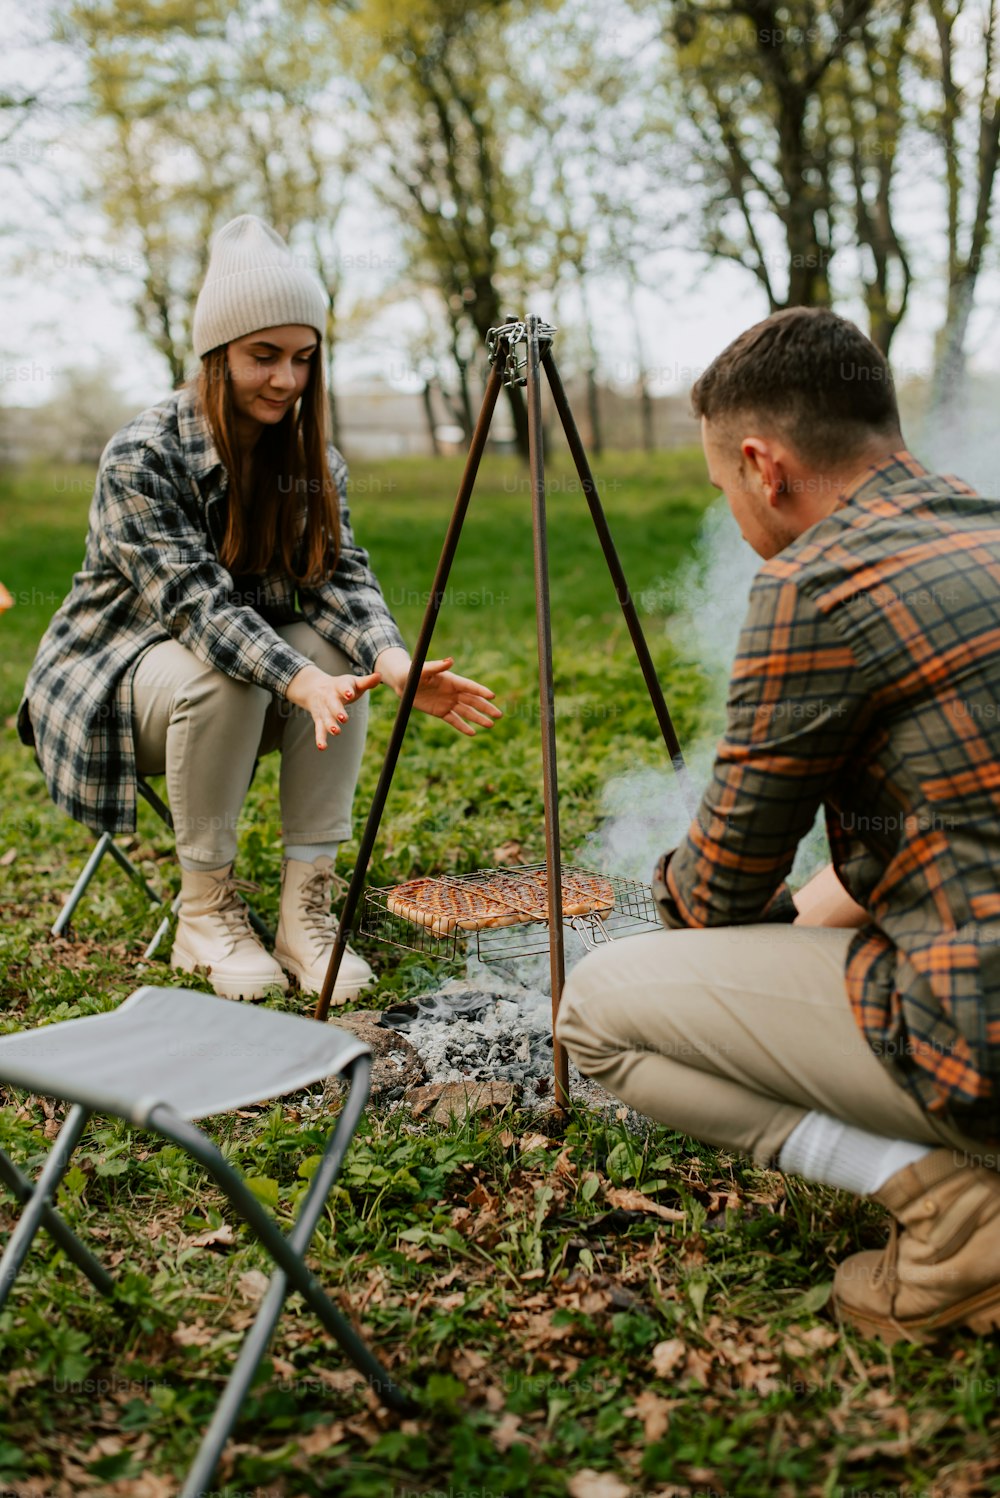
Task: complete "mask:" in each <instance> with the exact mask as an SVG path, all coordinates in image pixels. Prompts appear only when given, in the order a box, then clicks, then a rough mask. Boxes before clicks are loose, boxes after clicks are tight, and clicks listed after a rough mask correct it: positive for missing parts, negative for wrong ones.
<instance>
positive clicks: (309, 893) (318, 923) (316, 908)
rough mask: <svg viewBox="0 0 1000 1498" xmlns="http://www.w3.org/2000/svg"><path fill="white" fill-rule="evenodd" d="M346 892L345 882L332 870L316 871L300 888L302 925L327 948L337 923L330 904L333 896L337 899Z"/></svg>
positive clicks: (334, 933)
mask: <svg viewBox="0 0 1000 1498" xmlns="http://www.w3.org/2000/svg"><path fill="white" fill-rule="evenodd" d="M346 892H347V880H346V879H342V878H341V877H340V875H339V874H336V873H334V871H333V869H317V870H316V872H315V874H312V875H311V876H310V877H309V878H308V879H306V880H305V881H304V883H303V884H302V886H301V890H300V898H301V901H302V905H301V910H300V915H301V920H302V924H303V926H305V928H306V930H307V931H308V932H309V933H310V935H312V936H313V937H315V938H316V939H317V940H318V941H320V942H322V944H323V945H324V946H329V945H330V944H331V943H332V942H334V941H335V940H336V937H337V924H338V922H337V918H336V916H335V915H334V914H333V912H332V911H331V909H330V902H331V900H332V898H333V895H334V894H336V895H337V896H338V898H339V897H341V896H343V895H344V894H346Z"/></svg>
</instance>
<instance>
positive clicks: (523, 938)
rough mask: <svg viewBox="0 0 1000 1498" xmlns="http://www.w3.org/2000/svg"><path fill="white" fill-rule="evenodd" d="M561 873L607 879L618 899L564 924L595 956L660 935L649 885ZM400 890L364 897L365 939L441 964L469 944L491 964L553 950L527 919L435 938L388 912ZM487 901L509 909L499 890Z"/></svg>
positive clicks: (537, 924) (463, 884) (571, 868)
mask: <svg viewBox="0 0 1000 1498" xmlns="http://www.w3.org/2000/svg"><path fill="white" fill-rule="evenodd" d="M561 869H562V876H563V879H564V880H565V879H566V876H567V875H572V874H578V875H584V876H585V877H587V878H590V879H603V880H605V882H606V883H607V884H609V885H610V886H611V889H612V891H613V893H614V900H615V903H614V908H613V909H612V910H609V911H606V912H604V913H601V914H598V913H594V914H593V915H575V916H566V917H565V919H564V921H563V924H564V925H566V926H569V927H570V928H571V929H572V930H573V931H576V932H577V933H578V935H579V936H580V938H581V940H582V941H583V943H584V945H585V946H586V947H588V948H590V949H591V950H592V949H594V948H595V947H600V946H603V945H604V944H605V943H606V942H609V941H613V940H614V939H615V938H616V937H619V936H628V935H634V934H638V933H639V932H641V931H655V930H660V929H661V926H660V921H659V918H658V916H657V914H656V906H655V904H654V903H653V897H652V895H651V894H650V892H649V889H648V888H647V886H646V885H644V884H639V883H638V881H636V880H634V879H619V878H610V877H608V876H607V875H601V874H594V873H593V872H592V871H591V870H589V869H583V868H579V867H578V866H577V865H575V864H562V865H561ZM545 872H546V868H545V864H544V863H535V864H522V865H519V866H518V867H516V868H510V867H508V868H496V869H478V870H477V871H476V872H475V873H474V874H458V875H442V876H441V878H439V879H437V880H435V881H434V882H435V883H437V884H441V885H444V886H448V887H456V886H457V887H459V888H464V889H470V888H471V889H475V888H476V887H477V886H481V885H485V884H486V882H487V881H490V882H492V881H494V880H502V881H503V882H504V884H505V885H507V886H508V888H510V886H511V884H513V885H514V886H515V887H516V881H517V878H518V877H519V876H521V875H528V876H532V875H534V876H537V875H539V874H541V875H542V876H543V877H544V875H545ZM398 888H400V886H399V885H387V886H385V887H383V888H380V889H368V890H367V891H366V894H365V904H364V910H363V913H362V918H361V933H362V935H364V936H370V937H373V938H375V940H377V941H383V942H387V943H388V944H389V945H390V946H394V947H404V948H405V949H406V950H407V951H410V952H420V953H422V954H423V955H424V956H426V957H431V958H434V959H436V960H438V961H449V960H450V961H453V962H461V961H464V960H465V957H466V956H467V955H468V948H467V943H468V942H469V941H470V940H473V939H474V940H475V944H476V955H477V956H478V957H479V959H480V960H481V961H482V962H488V961H489V960H490V959H491V958H493V959H499V958H501V957H505V958H510V957H531V956H535V955H537V954H539V953H545V952H548V950H549V923H548V921H547V920H539V919H533V918H531V917H529V916H527V915H523V916H522V918H521V919H519V920H518V922H517V923H516V924H512V925H509V926H500V927H493V928H490V927H487V928H485V929H483V930H481V931H465V930H461V929H459V928H456V929H455V930H454V931H451V932H449V934H448V935H447V936H438V935H435V933H434V932H433V931H431V930H430V928H429V927H426V926H420V925H417V924H416V923H415V922H412V921H408V920H406V919H404V918H403V917H402V916H399V915H396V914H395V913H394V912H393V911H391V910H390V909H389V905H388V901H389V897H390V896H391V895H392V894H394V893H395V891H396V890H397V889H398ZM489 895H490V898H491V899H499V900H500V902H501V903H504V904H508V903H510V902H508V901H507V900H505V899H504V898H503V896H502V895H498V894H497V893H496V891H495V889H491V890H490V891H489ZM515 898H516V897H515ZM510 908H511V910H512V911H513V912H515V913H517V914H519V915H520V914H521V912H519V911H517V906H516V905H515V904H512V903H511V904H510Z"/></svg>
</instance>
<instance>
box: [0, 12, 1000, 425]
mask: <svg viewBox="0 0 1000 1498" xmlns="http://www.w3.org/2000/svg"><path fill="white" fill-rule="evenodd" d="M0 19H2V24H3V31H4V35H5V38H6V39H7V42H8V45H7V47H6V49H5V54H4V58H3V61H2V62H0V86H4V85H6V86H7V87H10V86H11V85H12V84H13V83H15V82H16V81H18V80H21V81H22V82H23V81H25V80H32V81H41V82H43V84H44V85H45V86H46V87H47V88H51V89H54V90H55V91H56V92H57V93H58V92H59V91H64V92H65V91H68V90H71V89H72V86H73V78H72V67H69V68H67V64H66V61H65V59H64V57H63V56H62V55H61V54H55V53H54V52H53V51H52V49H51V48H50V49H45V48H42V49H41V50H39V49H38V48H37V47H36V46H32V45H31V43H32V42H33V40H34V38H35V37H36V36H37V33H38V30H39V28H40V27H41V26H43V25H44V8H41V9H38V10H33V11H30V12H26V11H25V8H24V7H23V6H18V5H16V4H15V3H14V0H0ZM49 130H50V127H46V134H47V135H48V134H49ZM87 147H88V140H87V134H86V131H85V130H83V131H81V129H80V125H79V122H78V121H77V120H76V119H74V118H73V117H72V116H67V118H66V121H65V124H64V126H63V127H62V128H61V130H60V131H59V133H58V134H57V135H56V137H55V138H54V139H45V140H43V139H42V138H41V137H40V136H38V135H36V134H35V132H33V131H32V130H31V129H30V128H29V129H27V130H25V131H23V132H21V133H19V134H18V135H16V136H15V137H14V138H13V139H12V140H11V141H8V142H7V143H6V145H5V146H0V264H2V267H3V282H2V285H3V291H2V299H3V300H2V307H3V318H2V322H0V402H3V403H6V404H13V405H34V404H39V403H42V402H44V401H45V400H47V399H48V398H49V397H50V396H51V395H52V394H53V392H54V389H55V388H56V386H57V384H58V381H59V379H60V376H61V375H62V373H63V372H64V371H65V370H67V369H68V368H70V367H79V366H83V367H88V368H98V369H100V370H102V372H103V373H104V375H105V377H106V378H107V379H108V380H109V381H110V382H112V383H113V385H114V386H115V388H116V389H117V390H118V391H119V392H120V393H121V395H122V396H123V397H124V398H125V400H126V401H127V402H129V403H130V404H132V405H134V406H135V407H136V408H139V407H141V406H142V405H145V404H148V403H151V402H153V401H155V400H157V399H159V398H160V397H161V396H162V395H163V394H164V393H166V391H167V390H168V388H169V384H170V380H169V374H168V372H167V370H166V367H165V365H164V362H163V361H162V359H161V358H160V356H159V355H158V354H156V352H155V351H154V350H153V349H152V348H151V345H150V343H149V341H148V339H147V338H146V337H145V336H144V335H143V334H142V332H141V331H140V330H139V328H138V326H137V322H136V317H135V313H134V311H133V308H132V305H131V303H132V298H133V296H134V293H135V289H136V285H137V275H136V272H137V266H136V263H135V261H134V259H133V256H132V254H131V252H130V250H129V248H128V247H127V246H126V247H117V248H115V247H113V246H111V247H109V244H108V242H107V239H106V236H105V232H104V227H103V223H102V220H101V217H100V215H99V213H98V212H97V211H96V210H95V209H93V208H90V207H87V206H86V204H85V202H84V201H83V199H82V196H81V193H80V183H81V181H82V180H84V179H85V178H86V174H87V171H88V161H87ZM906 165H907V164H905V163H904V166H906ZM908 170H909V178H910V181H911V183H912V187H911V188H910V190H909V191H908V192H907V194H906V197H905V199H904V201H903V204H902V212H901V218H902V221H903V225H904V228H905V230H906V232H907V234H908V235H909V237H910V239H911V242H913V243H918V242H921V241H923V248H924V250H925V251H926V250H928V249H929V251H930V253H929V255H928V256H927V257H926V258H929V259H930V260H931V261H932V262H933V260H934V257H935V256H937V255H938V254H939V253H940V249H941V246H940V245H937V244H931V239H932V236H933V233H934V225H935V223H936V222H938V221H939V219H938V216H937V215H936V213H935V211H934V204H933V203H932V202H931V201H930V199H929V197H928V191H927V190H925V189H922V188H921V182H922V180H924V181H926V179H927V163H926V161H923V162H920V161H916V160H914V161H912V162H910V163H909V164H908ZM931 195H932V190H931ZM343 246H344V249H343V253H344V255H345V256H346V257H347V261H348V270H347V273H346V291H347V293H348V297H349V299H357V300H359V301H364V300H366V299H370V298H374V297H375V296H376V295H377V294H378V293H379V292H380V291H382V290H383V289H384V288H385V286H386V285H387V284H390V283H391V281H392V279H393V276H394V274H396V273H397V268H398V267H399V266H400V265H401V259H400V256H399V252H398V247H397V244H396V240H395V235H394V230H393V227H392V225H391V223H390V221H389V220H388V219H387V218H384V217H383V218H382V219H381V220H379V219H378V218H377V217H376V218H373V215H372V212H371V207H370V205H365V206H364V207H362V206H361V205H360V204H357V205H355V207H354V208H353V209H352V210H349V212H348V214H347V215H346V217H345V219H344V237H343ZM922 258H924V257H922ZM642 269H643V273H644V279H645V281H646V283H647V284H646V286H645V287H644V288H643V289H642V290H640V292H639V308H640V315H641V322H642V327H643V335H644V339H645V357H646V362H647V365H648V366H649V368H650V371H651V384H652V387H653V389H654V392H655V393H657V394H681V393H684V392H686V390H687V389H688V388H689V387H690V385H691V383H692V381H693V380H694V379H695V378H696V376H697V374H698V373H699V371H700V370H701V369H702V368H704V366H705V365H706V363H708V362H709V361H710V359H711V358H712V357H713V356H714V355H715V354H716V353H718V352H719V351H720V350H721V349H722V348H723V347H724V346H725V345H726V343H728V342H729V341H730V339H732V338H733V337H735V336H736V334H737V333H739V332H740V331H741V330H742V329H743V328H745V327H747V326H748V325H749V324H751V323H752V322H754V321H756V320H757V319H758V318H760V317H763V316H766V314H767V311H768V308H767V303H766V299H765V297H764V294H763V291H762V290H761V289H760V288H759V286H758V285H757V283H756V281H755V280H754V278H753V277H752V276H751V275H750V273H749V272H745V271H742V270H740V269H739V268H738V267H735V266H733V265H729V264H718V263H716V264H709V263H707V262H706V261H705V259H704V257H702V256H699V255H696V254H694V253H692V252H689V251H685V250H681V249H677V250H672V251H669V252H664V253H663V254H661V255H659V256H657V257H656V259H655V261H654V260H650V261H649V262H648V263H647V264H645V265H644V266H643V267H642ZM592 299H593V305H594V307H595V308H596V311H597V314H598V319H599V324H600V334H599V342H600V348H601V356H602V362H603V364H604V373H605V377H610V378H611V379H612V380H613V381H614V382H615V383H618V384H621V385H627V384H629V383H630V382H631V381H632V380H633V379H634V377H635V371H636V361H635V349H634V335H633V333H632V329H631V323H630V320H629V318H628V317H627V316H626V315H625V301H624V289H623V287H622V286H621V285H620V284H618V283H617V282H616V280H615V279H614V278H613V277H610V276H609V277H605V278H603V279H597V280H595V282H594V284H593V287H592ZM511 310H516V311H517V312H518V313H519V314H523V313H526V312H528V311H534V312H537V313H539V314H540V315H541V316H543V317H546V318H548V319H550V320H554V321H556V322H558V317H557V316H556V315H555V313H554V310H553V307H552V305H551V304H550V303H549V302H548V300H547V298H546V297H545V296H537V297H535V298H534V299H533V301H532V305H531V306H530V307H525V308H518V309H511ZM841 310H843V311H845V312H846V313H847V315H849V316H855V317H856V319H857V320H858V321H859V322H861V323H862V325H864V315H863V308H862V307H861V306H860V305H857V306H853V307H852V306H850V305H845V306H843V307H842V308H841ZM940 317H941V297H940V288H939V286H937V285H936V284H935V283H934V280H933V273H931V276H930V277H929V278H928V280H927V281H926V282H924V283H923V284H921V285H919V286H918V287H917V288H915V291H914V294H913V296H912V298H911V309H910V311H909V312H908V315H907V318H906V320H905V322H904V324H903V326H902V327H901V329H900V331H899V332H898V334H897V335H896V341H895V342H894V345H893V363H894V367H895V369H896V374H897V379H900V380H901V381H902V380H905V379H906V378H908V377H911V376H926V374H927V373H928V372H929V370H930V364H931V354H932V347H933V338H934V334H935V331H936V329H937V325H938V322H939V320H940ZM417 321H419V318H418V315H417V312H416V309H415V308H414V307H413V306H412V305H411V306H405V305H402V306H395V307H391V308H388V309H385V310H383V311H382V312H380V313H378V314H377V315H375V316H373V318H372V319H371V321H370V322H369V323H368V325H367V326H366V328H365V331H364V335H363V336H360V337H355V338H352V339H351V340H349V341H348V342H347V343H345V344H344V345H343V346H342V347H341V350H340V353H339V356H338V365H337V369H336V378H337V381H338V383H339V384H340V386H341V387H346V386H351V385H356V384H358V383H363V382H366V381H368V380H371V379H375V378H381V379H385V380H388V381H389V383H390V384H392V385H394V386H395V387H397V388H402V389H405V388H415V383H414V381H413V380H412V378H411V377H410V376H409V374H408V367H409V360H408V357H407V353H406V346H405V345H406V336H407V332H408V330H410V329H412V327H413V326H414V325H415V322H417ZM971 347H972V350H973V367H974V368H977V369H981V370H990V371H993V370H1000V273H998V272H997V271H995V270H992V269H991V270H990V271H989V272H988V273H987V274H986V275H984V277H983V280H982V285H981V289H980V295H979V301H978V310H977V313H976V317H975V321H974V326H973V330H972V337H971ZM558 351H559V344H558V340H557V343H556V352H557V357H558Z"/></svg>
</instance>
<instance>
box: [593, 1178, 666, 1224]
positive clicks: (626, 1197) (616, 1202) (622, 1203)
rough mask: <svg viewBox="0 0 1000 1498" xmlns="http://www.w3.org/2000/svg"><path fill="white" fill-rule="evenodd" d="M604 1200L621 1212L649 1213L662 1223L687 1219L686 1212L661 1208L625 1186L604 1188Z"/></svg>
mask: <svg viewBox="0 0 1000 1498" xmlns="http://www.w3.org/2000/svg"><path fill="white" fill-rule="evenodd" d="M604 1200H605V1201H606V1202H609V1203H610V1205H611V1206H612V1207H620V1208H621V1209H622V1211H623V1212H651V1213H652V1214H653V1216H654V1217H662V1218H663V1220H664V1222H683V1221H684V1219H685V1218H686V1217H687V1213H686V1212H679V1211H678V1210H677V1208H676V1207H664V1206H661V1204H660V1203H659V1202H654V1201H653V1199H652V1197H651V1196H646V1195H645V1194H644V1193H643V1192H642V1191H632V1190H630V1189H629V1188H628V1187H626V1186H606V1187H605V1188H604Z"/></svg>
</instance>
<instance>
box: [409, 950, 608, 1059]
mask: <svg viewBox="0 0 1000 1498" xmlns="http://www.w3.org/2000/svg"><path fill="white" fill-rule="evenodd" d="M565 935H566V969H567V971H569V970H570V969H571V967H572V966H574V965H575V963H576V962H578V961H579V959H580V957H582V956H583V954H584V951H585V948H584V946H583V943H582V942H581V941H580V939H579V937H577V936H576V934H575V932H573V931H570V930H567V931H566V933H565ZM551 994H552V988H551V982H550V977H549V958H548V955H547V954H545V955H543V956H535V957H521V958H517V959H516V960H510V959H508V960H503V961H496V962H491V963H490V964H489V965H487V964H485V963H483V962H480V961H479V960H478V958H477V957H476V956H474V955H470V957H469V958H468V960H467V963H466V972H465V976H464V977H462V978H452V979H449V980H447V981H446V982H444V983H442V984H441V985H440V987H437V988H434V989H433V990H432V991H431V992H429V993H425V994H421V995H420V996H419V997H417V998H416V999H415V1000H414V1002H415V1003H416V1005H417V1013H416V1014H415V1015H413V1016H412V1018H403V1017H400V1018H399V1019H396V1020H394V1024H395V1026H396V1028H397V1029H399V1030H400V1031H401V1032H402V1033H403V1034H404V1035H405V1036H406V1038H407V1040H408V1041H409V1042H410V1044H411V1045H412V1046H413V1047H414V1048H415V1049H416V1050H417V1051H418V1053H419V1055H420V1058H421V1060H422V1061H423V1063H424V1066H425V1067H426V1070H427V1080H428V1082H461V1081H464V1080H465V1079H467V1078H468V1079H471V1080H472V1081H477V1082H478V1081H508V1082H515V1083H520V1084H524V1085H526V1086H527V1087H528V1088H529V1089H533V1088H534V1087H535V1084H537V1083H539V1082H540V1081H543V1080H544V1081H545V1082H547V1083H551V1078H552V998H551ZM572 1071H573V1072H574V1073H575V1075H576V1076H577V1077H579V1073H578V1072H576V1069H575V1068H572Z"/></svg>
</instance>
